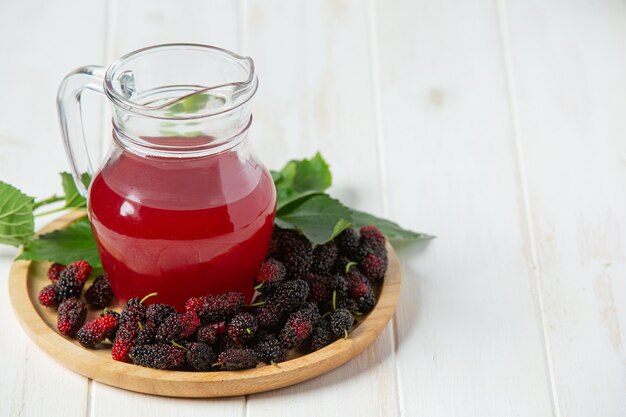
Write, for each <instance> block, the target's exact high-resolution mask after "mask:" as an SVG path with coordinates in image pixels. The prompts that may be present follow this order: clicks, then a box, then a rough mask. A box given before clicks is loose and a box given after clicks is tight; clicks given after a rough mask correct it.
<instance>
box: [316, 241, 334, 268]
mask: <svg viewBox="0 0 626 417" xmlns="http://www.w3.org/2000/svg"><path fill="white" fill-rule="evenodd" d="M338 255H339V250H338V249H337V244H336V243H335V242H334V241H332V240H331V241H330V242H327V243H325V244H323V245H317V246H316V247H315V249H313V260H312V262H311V270H312V271H313V272H316V273H318V274H329V273H330V272H331V270H332V268H333V265H334V264H335V262H336V261H337V256H338Z"/></svg>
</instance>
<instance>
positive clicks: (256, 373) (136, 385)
mask: <svg viewBox="0 0 626 417" xmlns="http://www.w3.org/2000/svg"><path fill="white" fill-rule="evenodd" d="M84 216H85V211H84V210H76V211H72V212H69V213H67V214H65V215H63V216H60V217H59V218H57V219H55V220H53V221H52V222H50V223H48V224H47V225H46V226H44V227H43V228H41V229H40V230H39V231H38V234H42V233H48V232H50V231H53V230H56V229H61V228H63V227H66V226H68V225H69V224H70V223H72V222H73V221H75V220H77V219H78V218H80V217H84ZM387 249H388V252H389V268H388V271H387V274H386V276H385V280H384V283H383V286H382V289H381V293H380V296H379V299H378V302H377V304H376V307H375V308H374V309H373V310H372V311H371V312H370V313H369V314H368V315H367V317H366V318H365V319H364V320H363V321H362V322H361V323H360V324H359V326H357V327H356V328H355V329H354V330H353V331H352V332H351V333H350V337H349V338H348V339H345V340H344V339H339V340H337V341H335V342H333V343H332V344H330V345H328V346H326V347H325V348H323V349H320V350H318V351H316V352H312V353H309V354H306V355H303V356H300V357H297V358H294V359H291V360H288V361H286V362H281V363H279V364H277V365H274V366H260V367H257V368H254V369H248V370H242V371H220V372H185V371H170V370H156V369H150V368H144V367H141V366H137V365H133V364H128V363H122V362H116V361H114V360H113V359H111V358H110V357H108V358H104V357H102V356H100V355H97V354H95V353H94V351H92V350H89V349H85V348H83V347H81V346H80V345H78V344H77V343H74V342H73V341H71V340H69V339H67V338H65V337H64V336H62V335H60V334H59V333H57V332H56V331H55V330H54V329H52V328H51V327H49V326H48V324H47V323H46V322H45V321H44V320H43V318H42V317H41V315H40V313H39V311H38V308H41V309H43V307H39V306H36V305H35V304H34V301H35V300H33V299H32V298H31V295H30V291H29V288H28V287H29V282H30V281H31V278H30V269H31V265H32V264H34V263H35V262H34V261H25V260H14V261H13V263H12V265H11V270H10V272H9V280H8V285H9V297H10V299H11V304H12V306H13V311H14V313H15V315H16V317H17V318H18V320H19V322H20V324H21V325H22V327H23V328H24V330H25V331H26V333H27V334H28V335H29V337H30V338H31V339H32V340H33V341H34V342H35V344H37V345H38V346H39V347H40V348H41V349H42V350H44V351H45V352H46V353H47V354H49V355H50V356H52V357H53V358H54V359H55V360H56V361H57V362H59V363H61V364H62V365H63V366H65V367H66V368H68V369H70V370H72V371H74V372H76V373H78V374H80V375H83V376H85V377H87V378H90V379H93V380H95V381H98V382H102V383H104V384H107V385H112V386H115V387H118V388H122V389H126V390H129V391H135V392H141V393H146V394H153V395H160V396H170V397H187V398H211V397H227V396H236V395H245V394H253V393H258V392H264V391H269V390H273V389H278V388H283V387H286V386H290V385H293V384H296V383H299V382H303V381H306V380H309V379H312V378H314V377H317V376H319V375H322V374H324V373H326V372H329V371H331V370H333V369H335V368H337V367H339V366H341V365H343V364H344V363H346V362H348V361H349V360H350V359H352V358H353V357H355V356H357V355H358V354H359V353H361V352H362V351H363V350H365V349H366V348H367V347H368V346H369V345H370V344H371V343H372V342H373V341H374V340H375V339H376V337H377V336H378V335H379V334H380V332H381V331H382V330H383V329H384V328H385V327H386V325H387V323H388V322H389V321H390V320H391V318H392V317H393V315H394V313H395V308H396V305H397V302H398V299H399V295H400V288H401V281H402V271H401V268H400V262H399V259H398V257H397V254H396V252H395V251H394V249H393V247H392V246H391V245H390V244H389V242H387ZM35 302H36V301H35Z"/></svg>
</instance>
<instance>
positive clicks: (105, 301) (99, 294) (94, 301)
mask: <svg viewBox="0 0 626 417" xmlns="http://www.w3.org/2000/svg"><path fill="white" fill-rule="evenodd" d="M85 300H87V302H88V303H89V304H91V305H92V306H93V307H96V308H104V307H108V306H109V305H110V304H111V301H113V290H112V289H111V285H110V284H109V279H108V278H107V276H106V275H105V274H103V275H100V276H98V277H97V278H96V279H95V280H94V281H93V284H91V287H89V288H87V291H85Z"/></svg>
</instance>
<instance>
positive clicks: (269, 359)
mask: <svg viewBox="0 0 626 417" xmlns="http://www.w3.org/2000/svg"><path fill="white" fill-rule="evenodd" d="M254 354H255V355H256V358H257V360H258V361H260V362H265V363H266V364H268V365H269V364H273V363H279V362H284V361H285V360H287V354H286V352H285V349H284V348H283V347H282V346H281V345H280V342H279V341H278V339H277V338H276V336H274V335H273V334H268V335H265V336H263V337H262V338H261V339H260V340H259V343H257V344H256V346H255V347H254Z"/></svg>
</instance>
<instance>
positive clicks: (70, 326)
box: [57, 298, 87, 336]
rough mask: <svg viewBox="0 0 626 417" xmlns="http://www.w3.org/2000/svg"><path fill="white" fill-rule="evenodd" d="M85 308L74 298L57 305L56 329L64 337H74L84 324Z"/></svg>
mask: <svg viewBox="0 0 626 417" xmlns="http://www.w3.org/2000/svg"><path fill="white" fill-rule="evenodd" d="M86 318H87V307H85V304H83V303H81V302H80V301H78V299H76V298H69V299H67V300H65V301H63V302H62V303H61V305H59V317H58V321H57V329H59V332H61V334H62V335H65V336H74V335H75V334H76V332H77V331H78V329H80V328H81V326H82V325H83V324H84V323H85V319H86Z"/></svg>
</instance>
